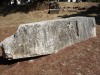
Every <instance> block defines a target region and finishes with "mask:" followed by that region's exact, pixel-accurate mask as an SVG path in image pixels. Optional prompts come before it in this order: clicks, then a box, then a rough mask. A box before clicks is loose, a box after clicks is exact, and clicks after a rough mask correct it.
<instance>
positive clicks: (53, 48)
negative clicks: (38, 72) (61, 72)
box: [0, 17, 96, 59]
mask: <svg viewBox="0 0 100 75" xmlns="http://www.w3.org/2000/svg"><path fill="white" fill-rule="evenodd" d="M95 36H96V24H95V19H94V18H93V17H71V18H66V19H55V20H48V21H42V22H35V23H28V24H22V25H20V26H19V27H18V29H17V31H16V33H15V34H14V35H12V36H10V37H8V38H6V39H5V40H4V41H2V42H1V43H0V46H2V48H3V49H4V50H3V52H4V53H3V56H4V57H5V58H8V59H19V58H27V57H35V56H40V55H47V54H52V53H57V52H58V51H59V50H61V49H62V48H64V47H66V46H69V45H72V44H75V43H77V42H80V41H82V40H86V39H89V38H91V37H95Z"/></svg>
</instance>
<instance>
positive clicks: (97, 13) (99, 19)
mask: <svg viewBox="0 0 100 75" xmlns="http://www.w3.org/2000/svg"><path fill="white" fill-rule="evenodd" d="M75 16H85V17H95V19H96V23H97V25H100V4H98V6H92V7H90V8H88V9H87V10H86V11H84V12H78V13H77V14H72V15H62V16H58V17H62V18H68V17H75Z"/></svg>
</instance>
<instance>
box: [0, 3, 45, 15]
mask: <svg viewBox="0 0 100 75" xmlns="http://www.w3.org/2000/svg"><path fill="white" fill-rule="evenodd" d="M45 5H46V4H44V5H43V3H39V2H34V3H29V4H23V5H7V6H4V7H0V16H7V15H9V14H13V13H17V12H19V13H28V12H29V11H34V10H39V8H40V9H42V7H43V6H45Z"/></svg>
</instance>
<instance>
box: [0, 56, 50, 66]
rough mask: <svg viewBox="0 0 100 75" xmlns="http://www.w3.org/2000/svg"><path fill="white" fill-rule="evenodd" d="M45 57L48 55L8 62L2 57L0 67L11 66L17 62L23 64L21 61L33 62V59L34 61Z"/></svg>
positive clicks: (0, 57)
mask: <svg viewBox="0 0 100 75" xmlns="http://www.w3.org/2000/svg"><path fill="white" fill-rule="evenodd" d="M45 56H48V55H41V56H36V57H29V58H21V59H13V60H8V59H6V58H4V57H3V56H0V65H12V64H15V63H17V62H23V61H28V60H33V59H34V60H35V59H38V58H42V57H45Z"/></svg>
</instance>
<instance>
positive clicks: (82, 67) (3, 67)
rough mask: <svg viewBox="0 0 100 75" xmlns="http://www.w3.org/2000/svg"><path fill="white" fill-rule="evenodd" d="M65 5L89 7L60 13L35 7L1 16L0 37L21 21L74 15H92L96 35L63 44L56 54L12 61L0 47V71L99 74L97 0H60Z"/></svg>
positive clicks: (41, 74) (11, 73)
mask: <svg viewBox="0 0 100 75" xmlns="http://www.w3.org/2000/svg"><path fill="white" fill-rule="evenodd" d="M66 5H68V6H70V7H71V6H72V7H73V6H78V7H81V6H83V7H85V6H88V7H89V9H87V10H86V11H84V12H83V11H81V10H80V11H78V12H76V11H74V12H68V11H60V13H59V14H47V12H48V10H43V11H38V10H37V11H30V12H28V13H19V12H17V13H13V14H9V15H7V16H5V17H4V16H0V41H2V40H4V39H5V38H6V37H9V36H11V35H12V34H14V33H15V31H16V29H17V27H18V26H19V25H20V24H23V23H30V22H36V21H43V20H50V19H56V18H67V17H73V16H88V17H95V18H96V24H97V25H96V31H97V37H95V38H90V39H89V40H85V41H82V42H80V43H77V44H75V45H72V46H69V47H66V48H64V49H62V50H60V51H59V52H58V53H57V54H51V55H47V56H43V57H36V58H28V59H20V60H12V61H8V60H6V59H4V58H3V57H2V50H1V49H0V75H100V11H99V8H96V7H95V8H92V6H97V5H98V3H67V4H64V3H60V6H62V7H65V6H66ZM90 8H92V11H91V9H90Z"/></svg>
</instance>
